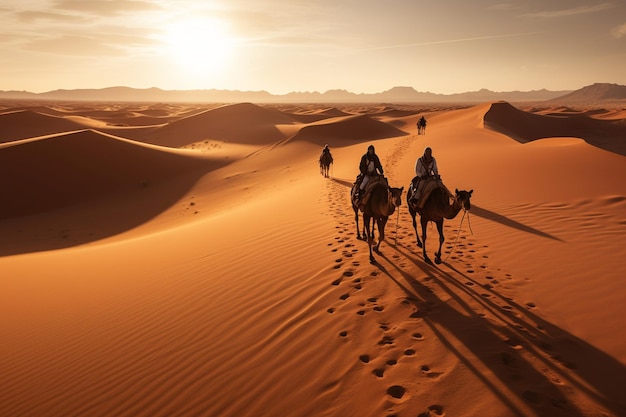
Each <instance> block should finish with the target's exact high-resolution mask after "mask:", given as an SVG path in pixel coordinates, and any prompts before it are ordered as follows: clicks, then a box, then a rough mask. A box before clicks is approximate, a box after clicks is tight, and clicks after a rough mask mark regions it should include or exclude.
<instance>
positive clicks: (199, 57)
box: [162, 19, 235, 74]
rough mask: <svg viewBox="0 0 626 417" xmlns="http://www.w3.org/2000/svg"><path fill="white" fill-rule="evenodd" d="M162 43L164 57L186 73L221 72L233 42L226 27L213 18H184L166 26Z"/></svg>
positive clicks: (232, 50) (233, 46) (232, 49)
mask: <svg viewBox="0 0 626 417" xmlns="http://www.w3.org/2000/svg"><path fill="white" fill-rule="evenodd" d="M162 41H163V43H164V46H165V49H166V51H167V54H168V55H169V56H170V57H171V59H173V60H174V61H175V63H176V64H178V65H179V66H181V67H183V68H184V69H185V70H186V71H188V72H189V73H198V74H200V73H203V74H207V73H216V72H220V71H223V70H225V69H226V68H227V67H228V62H229V61H230V59H231V56H232V55H233V53H234V48H235V42H234V39H233V37H232V36H231V35H230V33H229V30H228V27H227V25H226V24H225V23H224V22H222V21H219V20H215V19H188V20H184V21H177V22H175V23H172V24H170V25H169V26H167V27H166V28H165V30H164V33H163V36H162Z"/></svg>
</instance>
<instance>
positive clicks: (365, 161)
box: [355, 145, 383, 201]
mask: <svg viewBox="0 0 626 417" xmlns="http://www.w3.org/2000/svg"><path fill="white" fill-rule="evenodd" d="M359 171H361V174H362V175H363V179H362V180H361V184H360V186H359V188H358V190H357V193H356V196H355V197H356V200H357V201H360V200H361V198H362V197H363V194H364V191H363V190H365V187H366V186H367V184H368V183H369V182H370V179H371V177H373V176H377V175H383V166H382V164H381V163H380V159H379V158H378V155H376V151H375V150H374V145H370V146H368V147H367V153H366V154H365V155H363V156H362V157H361V162H360V163H359Z"/></svg>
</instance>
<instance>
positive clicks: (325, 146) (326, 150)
mask: <svg viewBox="0 0 626 417" xmlns="http://www.w3.org/2000/svg"><path fill="white" fill-rule="evenodd" d="M325 155H328V157H329V159H328V160H329V161H330V163H331V164H332V163H333V156H332V155H331V154H330V148H329V147H328V144H326V145H324V149H322V154H321V155H320V162H322V160H323V159H324V156H325Z"/></svg>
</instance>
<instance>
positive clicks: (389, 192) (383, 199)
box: [350, 181, 404, 263]
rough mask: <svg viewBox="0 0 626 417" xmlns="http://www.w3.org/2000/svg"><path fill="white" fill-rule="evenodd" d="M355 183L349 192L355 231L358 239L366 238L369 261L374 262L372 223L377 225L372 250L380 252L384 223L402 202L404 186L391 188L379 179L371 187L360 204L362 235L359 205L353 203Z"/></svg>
mask: <svg viewBox="0 0 626 417" xmlns="http://www.w3.org/2000/svg"><path fill="white" fill-rule="evenodd" d="M357 186H358V185H357V184H355V185H354V186H353V187H352V190H351V192H350V197H351V200H352V209H353V210H354V220H355V222H356V233H357V238H358V239H364V240H367V244H368V245H369V252H370V262H371V263H374V262H376V259H375V258H374V255H373V254H372V245H373V243H374V225H375V224H377V225H378V243H377V244H376V245H374V251H375V252H376V253H380V244H381V243H382V241H383V240H384V239H385V225H386V224H387V219H388V218H389V216H390V215H392V214H393V212H394V211H395V210H396V207H400V205H401V204H402V192H403V191H404V187H400V188H392V187H389V185H387V182H386V181H380V182H377V183H376V184H374V185H373V186H372V188H371V190H370V191H369V192H370V195H369V198H367V199H366V201H365V205H364V206H362V209H361V211H362V212H363V237H361V233H360V231H359V207H357V205H356V204H355V201H354V198H353V197H354V193H355V192H356V187H357Z"/></svg>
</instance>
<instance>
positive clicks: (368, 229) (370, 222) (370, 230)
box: [363, 213, 376, 263]
mask: <svg viewBox="0 0 626 417" xmlns="http://www.w3.org/2000/svg"><path fill="white" fill-rule="evenodd" d="M363 224H364V226H365V232H364V236H363V237H364V238H365V239H366V240H367V246H368V247H369V251H370V262H371V263H374V262H376V260H375V259H374V254H372V244H373V243H374V227H376V226H375V225H376V220H374V219H372V218H371V217H369V216H367V215H366V214H365V213H363Z"/></svg>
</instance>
